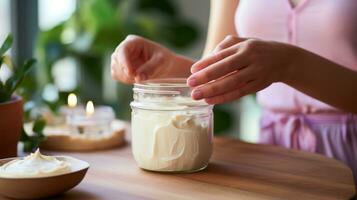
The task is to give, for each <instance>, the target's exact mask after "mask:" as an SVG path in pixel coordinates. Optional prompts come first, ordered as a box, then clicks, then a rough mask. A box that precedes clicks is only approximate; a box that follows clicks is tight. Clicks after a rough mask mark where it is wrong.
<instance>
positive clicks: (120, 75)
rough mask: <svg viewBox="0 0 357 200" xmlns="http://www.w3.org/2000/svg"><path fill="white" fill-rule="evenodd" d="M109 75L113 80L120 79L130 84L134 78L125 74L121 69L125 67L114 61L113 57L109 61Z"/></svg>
mask: <svg viewBox="0 0 357 200" xmlns="http://www.w3.org/2000/svg"><path fill="white" fill-rule="evenodd" d="M110 68H111V76H112V78H113V79H115V80H120V81H122V82H124V83H128V84H131V83H133V82H134V79H133V78H132V77H130V76H128V75H127V74H126V72H124V71H123V69H125V68H124V67H120V65H119V64H118V63H116V61H115V59H112V62H111V67H110Z"/></svg>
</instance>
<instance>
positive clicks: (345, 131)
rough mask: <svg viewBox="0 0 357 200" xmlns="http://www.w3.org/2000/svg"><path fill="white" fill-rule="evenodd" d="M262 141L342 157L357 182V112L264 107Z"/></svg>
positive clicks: (332, 156) (341, 159) (336, 157)
mask: <svg viewBox="0 0 357 200" xmlns="http://www.w3.org/2000/svg"><path fill="white" fill-rule="evenodd" d="M260 142H261V143H264V144H274V145H279V146H282V147H286V148H292V149H299V150H303V151H309V152H314V153H320V154H323V155H325V156H327V157H331V158H335V159H337V160H340V161H342V162H344V163H346V164H347V165H348V166H349V167H350V168H351V169H352V172H353V174H354V179H355V183H357V115H353V114H291V113H283V112H279V113H278V112H272V111H265V112H264V113H263V116H262V119H261V133H260Z"/></svg>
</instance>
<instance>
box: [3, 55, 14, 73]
mask: <svg viewBox="0 0 357 200" xmlns="http://www.w3.org/2000/svg"><path fill="white" fill-rule="evenodd" d="M1 64H5V65H6V66H8V67H9V68H10V69H11V70H13V69H14V67H13V66H14V65H13V63H12V60H11V58H10V56H7V55H3V56H2V57H1V61H0V65H1Z"/></svg>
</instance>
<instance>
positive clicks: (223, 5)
mask: <svg viewBox="0 0 357 200" xmlns="http://www.w3.org/2000/svg"><path fill="white" fill-rule="evenodd" d="M238 3H239V0H211V10H210V18H209V26H208V32H207V39H206V46H205V49H204V53H203V56H206V55H208V54H209V53H210V52H211V51H212V50H213V49H214V48H215V47H216V46H217V44H218V43H220V42H221V41H222V40H223V39H224V38H225V37H226V36H227V35H237V33H236V29H235V26H234V15H235V11H236V9H237V6H238Z"/></svg>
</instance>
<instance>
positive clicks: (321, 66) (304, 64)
mask: <svg viewBox="0 0 357 200" xmlns="http://www.w3.org/2000/svg"><path fill="white" fill-rule="evenodd" d="M294 57H295V59H294V62H291V66H290V67H289V72H288V73H287V76H286V77H287V78H285V79H284V80H283V82H285V83H287V84H289V85H290V86H292V87H294V88H296V89H297V90H300V91H301V92H304V93H306V94H307V95H310V96H312V97H314V98H316V99H319V100H321V101H323V102H325V103H327V104H330V105H332V106H335V107H337V108H340V109H342V110H344V111H348V112H353V113H357V72H356V71H353V70H350V69H347V68H345V67H342V66H340V65H338V64H336V63H333V62H331V61H329V60H327V59H325V58H322V57H320V56H318V55H316V54H313V53H311V52H308V51H306V50H303V49H299V50H298V51H297V53H296V55H295V56H294Z"/></svg>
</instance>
